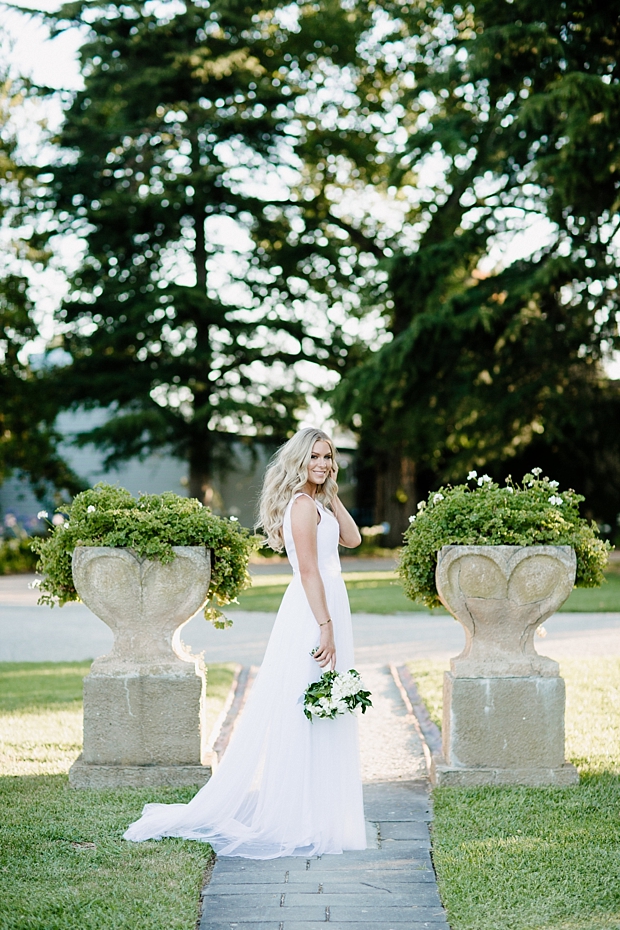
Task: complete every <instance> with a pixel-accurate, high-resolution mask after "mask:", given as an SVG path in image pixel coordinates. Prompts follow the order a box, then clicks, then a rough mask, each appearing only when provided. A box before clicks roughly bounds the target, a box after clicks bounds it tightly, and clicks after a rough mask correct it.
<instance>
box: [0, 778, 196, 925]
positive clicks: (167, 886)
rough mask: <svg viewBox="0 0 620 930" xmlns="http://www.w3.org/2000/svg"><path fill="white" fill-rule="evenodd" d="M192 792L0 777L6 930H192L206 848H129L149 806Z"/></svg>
mask: <svg viewBox="0 0 620 930" xmlns="http://www.w3.org/2000/svg"><path fill="white" fill-rule="evenodd" d="M194 794H195V789H192V788H177V789H175V788H158V789H148V790H146V789H121V790H115V791H76V790H74V789H72V788H70V787H69V784H68V779H67V776H66V775H51V776H19V777H2V778H0V808H1V809H2V811H3V814H2V818H1V822H0V870H1V872H2V895H1V896H0V927H7V928H8V927H10V928H11V930H26V928H28V930H102V928H105V930H120V928H123V930H125V928H127V930H128V928H132V930H135V928H136V927H140V930H177V928H178V930H193V928H194V927H195V923H196V917H197V914H198V898H199V891H200V888H201V885H202V879H203V875H204V871H205V869H206V867H207V865H208V864H209V861H210V859H211V858H212V852H211V848H210V847H209V846H208V845H207V844H202V843H189V842H184V841H183V840H177V839H165V840H162V841H160V842H146V843H140V844H135V843H128V842H126V841H125V840H123V839H122V835H123V832H124V831H125V829H126V828H127V826H128V824H129V823H130V822H131V821H132V820H135V819H136V818H137V817H138V816H139V815H140V812H141V810H142V807H143V805H144V804H145V803H147V802H151V801H162V802H165V803H174V802H187V801H189V800H190V798H191V797H193V795H194Z"/></svg>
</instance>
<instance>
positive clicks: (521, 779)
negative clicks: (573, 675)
mask: <svg viewBox="0 0 620 930" xmlns="http://www.w3.org/2000/svg"><path fill="white" fill-rule="evenodd" d="M564 704H565V690H564V680H563V679H562V678H559V677H558V678H543V677H539V676H532V677H528V678H459V677H456V676H454V675H453V674H452V673H451V672H446V673H445V676H444V693H443V706H444V715H443V722H444V725H443V755H442V757H438V756H435V758H434V760H433V765H432V773H431V779H432V781H433V783H434V784H438V785H439V784H441V785H463V786H464V785H509V784H514V785H560V784H562V785H566V784H575V783H576V782H577V781H578V780H579V776H578V774H577V770H576V769H575V768H574V766H572V765H567V764H566V763H565V761H564Z"/></svg>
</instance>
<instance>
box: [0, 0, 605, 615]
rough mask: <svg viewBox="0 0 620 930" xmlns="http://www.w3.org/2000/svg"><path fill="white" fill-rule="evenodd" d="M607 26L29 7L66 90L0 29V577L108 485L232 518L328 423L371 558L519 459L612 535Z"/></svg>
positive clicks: (587, 9)
mask: <svg viewBox="0 0 620 930" xmlns="http://www.w3.org/2000/svg"><path fill="white" fill-rule="evenodd" d="M612 7H613V9H615V7H616V4H612ZM612 12H613V11H612V8H610V7H609V4H608V3H603V2H602V0H595V2H591V0H588V2H587V3H586V2H585V0H576V2H575V3H573V4H571V5H568V6H567V5H566V4H565V3H563V2H560V0H551V2H549V0H548V2H546V3H544V4H543V3H542V2H525V0H514V2H511V3H496V2H494V3H491V2H490V0H476V2H475V3H473V4H470V5H468V6H467V7H463V6H462V5H461V4H459V3H456V2H447V3H445V2H443V3H440V2H439V0H428V2H422V0H415V2H404V0H383V2H381V3H380V4H376V3H368V2H367V0H363V2H362V0H348V2H346V3H344V2H342V3H340V2H332V0H318V2H316V3H313V4H302V3H291V2H278V0H269V2H267V3H263V4H261V5H260V7H259V8H257V7H256V6H255V5H244V4H243V3H239V2H238V0H221V2H218V3H217V4H208V3H196V2H190V0H184V2H182V3H176V2H174V3H173V2H168V0H162V2H160V3H156V4H150V3H142V2H138V0H135V2H123V3H122V4H121V3H114V2H112V3H108V2H106V3H105V4H103V3H97V2H89V3H85V2H83V0H77V2H75V3H71V4H66V5H65V6H63V7H61V8H60V10H58V11H57V12H53V13H52V12H50V13H41V14H36V16H37V17H38V21H39V22H40V24H41V28H42V29H43V30H44V31H45V30H47V31H48V33H49V34H51V35H55V34H61V33H62V34H66V33H67V32H69V33H71V31H73V34H74V35H75V36H76V37H77V40H76V47H77V48H78V59H77V62H76V80H75V84H74V89H70V88H69V89H63V88H62V87H60V88H59V87H54V86H50V85H49V84H46V83H45V82H44V81H42V80H35V79H33V78H31V77H30V76H29V74H27V73H25V69H24V68H23V67H21V63H20V60H19V56H16V55H14V54H12V52H11V34H10V29H9V26H8V25H5V26H4V27H3V28H4V30H5V33H4V38H3V40H2V49H3V53H4V54H3V57H2V65H1V67H2V73H1V74H0V85H1V87H2V94H1V95H0V155H1V157H0V179H1V181H2V185H1V192H0V250H1V257H2V261H1V262H0V347H1V350H2V351H1V353H0V482H3V485H2V486H1V487H0V509H1V511H2V518H3V520H4V530H5V537H6V540H7V542H5V545H4V548H3V550H2V558H1V561H2V565H3V566H8V568H0V570H2V571H4V570H11V571H12V570H19V569H20V568H23V567H25V568H28V567H30V565H29V564H27V559H28V557H27V555H26V554H25V552H24V545H23V544H22V542H19V539H20V533H21V532H23V533H26V534H31V533H36V532H43V531H44V528H45V525H44V523H43V522H42V521H41V519H39V518H37V516H36V514H37V512H38V511H39V510H40V509H43V508H45V509H49V510H51V509H52V508H53V507H54V506H62V503H63V501H66V500H68V499H69V498H70V496H71V495H72V494H74V493H75V491H76V490H78V489H79V488H81V487H84V486H85V485H88V484H89V483H92V481H93V480H95V479H96V478H97V477H100V476H101V474H102V473H103V472H105V471H106V470H108V471H110V470H111V474H112V479H113V480H114V479H115V478H117V479H118V480H119V482H120V483H121V484H124V485H126V486H127V487H130V489H132V490H144V491H161V490H165V489H170V490H180V489H181V486H184V487H185V489H186V493H188V494H190V495H192V496H195V497H197V498H199V499H200V500H202V501H203V502H204V503H206V504H209V505H210V506H212V507H213V508H214V509H215V510H216V511H218V512H221V513H226V514H234V515H237V516H239V517H240V519H241V520H242V522H244V523H246V524H249V523H250V522H251V521H252V515H253V508H254V502H255V498H256V494H257V491H258V488H259V485H260V478H261V474H262V471H263V469H264V466H265V463H266V461H267V459H268V457H269V455H270V454H271V453H272V451H273V449H274V448H275V447H276V445H277V444H278V443H280V442H281V441H282V440H283V439H285V438H286V437H287V436H288V435H290V433H291V431H292V430H294V429H295V428H296V427H297V426H298V425H299V424H307V423H323V422H325V423H327V425H328V428H330V429H332V430H333V431H335V433H336V436H337V440H338V441H339V443H340V445H341V446H342V448H343V450H344V455H343V462H342V465H343V468H342V471H341V477H342V483H343V490H344V497H345V500H346V502H347V504H348V505H349V506H351V508H352V509H353V511H354V514H355V516H356V517H357V519H358V522H359V523H360V524H361V525H363V526H366V527H375V528H377V527H379V528H380V529H379V530H377V532H376V534H375V535H374V536H373V535H372V534H371V535H368V536H367V537H366V547H368V546H372V545H374V546H379V547H381V548H386V547H388V548H389V547H395V546H398V545H399V544H400V542H401V537H402V532H403V530H404V529H405V528H406V526H407V519H408V516H409V515H410V514H411V513H412V512H414V511H415V507H416V503H417V501H418V499H419V498H420V497H422V496H425V495H426V493H427V492H428V490H429V489H432V488H434V487H437V486H438V485H440V484H441V483H443V482H446V481H451V480H460V479H462V478H463V477H464V475H465V474H466V473H467V471H468V470H469V469H470V468H476V469H478V470H479V471H480V470H485V471H487V472H488V473H489V474H490V475H491V476H492V477H493V478H495V479H497V480H503V478H504V477H505V476H506V475H508V474H509V473H511V474H513V475H514V476H515V477H516V478H520V477H521V475H522V474H523V472H524V471H526V470H529V469H530V468H531V467H532V466H534V465H539V466H541V467H542V468H543V469H544V472H545V473H546V474H549V475H550V476H551V477H553V478H555V479H556V480H558V481H559V482H560V486H561V487H566V486H570V487H573V488H575V489H576V490H577V491H579V492H580V493H583V494H584V495H585V497H586V503H585V505H584V515H586V516H588V517H590V518H592V519H594V520H596V521H597V523H598V524H599V526H600V528H601V531H602V533H603V535H604V536H605V537H606V538H609V539H611V540H612V541H613V540H614V539H616V538H617V537H618V533H619V532H620V530H619V527H618V514H619V513H620V388H619V386H620V381H619V380H618V375H619V374H620V366H619V363H618V356H617V339H618V310H619V307H618V280H617V264H618V247H617V232H618V228H619V225H620V219H619V217H618V183H619V182H618V175H619V173H618V170H617V168H618V158H619V152H620V130H619V127H620V119H619V116H620V91H619V72H618V48H619V42H620V38H619V34H618V18H617V17H616V16H615V15H612ZM616 12H617V11H616ZM30 15H35V14H30ZM12 17H13V18H12V19H11V20H10V23H11V24H12V25H11V27H10V28H12V29H14V30H15V29H17V30H19V28H20V25H19V23H20V21H23V23H26V19H25V14H20V13H17V12H13V14H12ZM19 17H22V20H20V19H19ZM8 22H9V21H8V20H7V23H8ZM50 107H52V108H53V107H55V108H56V109H55V110H54V111H53V112H54V113H56V116H55V117H54V118H53V119H51V118H48V116H49V113H51V112H52V110H50ZM46 120H47V122H46ZM51 272H53V275H54V281H55V282H56V283H55V285H54V287H53V288H51V289H50V285H49V280H50V278H49V274H50V273H51ZM46 274H47V275H48V277H46ZM46 282H48V283H46ZM46 288H47V291H46ZM18 530H19V532H18ZM15 540H18V541H17V542H16V541H15ZM360 584H361V582H360ZM370 592H371V589H368V590H367V594H370ZM353 593H354V592H353ZM247 596H249V595H247ZM256 596H257V597H258V596H259V595H258V593H257V594H256ZM261 596H265V592H263V595H261Z"/></svg>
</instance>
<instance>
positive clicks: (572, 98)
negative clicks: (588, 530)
mask: <svg viewBox="0 0 620 930" xmlns="http://www.w3.org/2000/svg"><path fill="white" fill-rule="evenodd" d="M618 13H620V5H619V4H618V3H617V2H614V3H612V4H611V6H610V5H609V4H608V3H602V2H600V0H599V2H595V3H591V2H589V0H588V2H585V0H584V2H581V0H577V2H576V3H573V4H572V5H568V6H567V5H566V4H565V3H563V2H560V0H551V2H550V3H547V4H545V5H544V8H543V7H541V6H540V4H533V3H531V2H530V0H515V2H512V3H507V2H496V0H492V2H491V0H480V2H477V3H476V4H475V6H467V7H463V6H462V5H459V4H457V3H455V2H449V3H447V4H425V5H416V6H407V8H406V9H405V8H403V9H402V10H401V13H400V20H399V21H400V28H401V32H402V35H403V40H406V39H409V40H412V39H413V37H414V36H415V35H416V34H417V35H418V39H417V40H416V56H415V61H414V64H413V66H412V71H413V73H414V75H415V84H414V86H412V87H411V89H410V90H409V91H408V92H407V93H405V94H403V96H402V97H401V103H402V105H403V109H404V115H403V117H402V120H401V126H402V128H403V129H405V130H406V131H407V133H408V140H407V142H406V144H405V145H404V146H403V147H402V148H401V150H400V152H398V153H397V155H396V156H395V158H394V161H393V177H392V183H393V184H395V185H397V186H398V188H399V190H401V191H402V193H403V196H406V195H407V192H409V193H410V194H411V193H412V192H413V193H417V197H418V206H417V208H416V209H415V210H414V211H413V215H412V217H411V220H412V223H413V224H414V229H415V242H414V243H413V244H412V245H411V246H410V247H409V248H407V249H404V248H401V249H400V251H399V254H398V255H397V256H396V258H395V259H394V260H393V262H392V264H391V274H390V282H389V283H390V289H391V296H392V298H393V308H392V311H391V313H390V315H389V321H388V329H389V333H390V335H391V337H392V338H391V340H390V341H389V342H388V343H386V344H385V345H384V346H383V347H382V348H381V349H380V351H378V352H376V353H374V354H373V355H372V356H371V357H370V358H368V359H367V360H366V361H365V362H364V363H363V364H362V365H360V366H359V367H357V368H356V369H353V370H351V371H350V372H349V373H348V374H346V375H345V378H344V380H343V382H342V384H341V385H340V386H339V388H338V389H337V390H336V393H335V403H336V410H337V413H338V415H339V416H340V418H341V419H342V420H343V421H345V422H348V423H350V424H352V425H356V426H357V428H358V430H359V431H360V434H361V436H362V441H363V442H364V443H365V445H366V446H367V447H368V448H371V449H375V450H376V456H377V459H378V461H385V456H386V455H389V454H392V455H397V456H398V455H407V456H410V457H411V458H412V459H413V460H414V461H415V462H416V463H418V465H421V466H422V467H426V468H427V469H428V470H430V471H431V472H433V473H434V474H436V475H439V476H443V478H444V480H445V479H453V478H456V477H457V476H458V475H459V474H463V472H464V471H466V470H467V469H468V468H471V467H472V466H477V467H480V466H481V465H487V464H488V463H492V462H500V461H505V460H507V459H510V458H511V457H513V456H515V455H519V454H522V453H523V450H526V449H527V448H528V447H529V446H530V445H532V444H533V443H537V448H538V449H540V447H541V444H547V445H548V446H549V447H555V448H564V449H565V450H566V449H568V448H572V446H571V443H572V444H573V445H575V446H579V447H581V448H582V449H584V450H588V451H589V453H590V455H589V458H590V459H594V460H595V461H594V463H593V465H592V468H594V469H599V474H598V479H597V480H598V482H599V484H600V483H601V481H603V482H606V483H607V485H608V487H611V488H613V484H614V481H615V478H616V477H617V475H618V466H617V464H616V465H615V466H613V467H611V463H610V461H609V459H610V456H609V450H610V447H611V446H614V439H613V432H614V431H613V430H608V431H607V435H605V432H604V431H603V436H602V439H601V435H600V434H601V430H600V428H599V427H600V426H602V422H601V424H598V423H596V424H595V423H594V422H593V416H592V415H593V413H594V412H595V411H596V410H597V408H602V409H604V411H605V414H604V417H603V419H604V420H606V422H607V423H614V424H615V430H616V431H617V429H618V425H619V424H620V392H619V390H618V384H617V383H613V382H610V381H609V380H608V379H607V378H606V376H605V375H604V372H603V369H602V362H603V360H604V359H605V358H606V357H608V355H609V353H610V351H611V350H612V349H613V348H614V346H616V345H617V339H618V324H617V318H618V313H619V311H620V304H619V302H618V278H617V257H618V253H617V234H618V231H619V230H620V216H619V214H618V203H619V200H618V197H619V183H620V181H619V178H618V171H617V165H618V155H619V152H620V134H619V130H618V127H619V126H620V73H619V64H618V51H619V48H620V27H619V19H618ZM431 168H434V172H433V173H431ZM433 175H434V179H433ZM429 176H430V177H431V181H430V182H429V181H427V180H426V179H427V178H428V177H429ZM420 178H424V182H423V183H420ZM541 222H544V223H546V226H545V227H544V228H545V229H546V231H547V237H546V241H542V242H541V245H540V247H539V248H538V249H536V250H535V251H533V252H531V253H530V254H528V253H529V252H530V250H528V248H527V243H525V242H524V247H523V254H524V257H521V258H519V257H517V258H516V260H514V261H511V262H507V261H506V260H504V257H503V254H502V253H503V252H504V251H505V248H506V243H507V241H508V240H509V239H510V238H511V237H512V236H513V235H515V234H517V233H520V234H521V236H522V241H524V240H525V238H526V237H527V235H528V230H530V229H533V228H535V224H536V223H539V224H540V223H541ZM539 228H542V227H540V226H539ZM594 419H596V417H595V418H594ZM596 437H598V439H596ZM599 440H600V448H598V447H597V448H596V449H593V448H592V445H593V443H594V441H597V442H598V441H599ZM588 446H590V449H588ZM617 452H618V450H617V448H616V457H617ZM562 457H563V456H562V455H561V454H560V453H558V455H557V458H558V462H557V464H558V466H559V467H561V459H562ZM605 465H609V466H610V467H611V471H609V469H608V471H607V472H605ZM614 468H615V471H614ZM601 469H602V471H600V470H601ZM585 471H587V469H585ZM585 471H584V474H583V475H581V478H582V479H583V480H584V481H585V480H586V478H587V475H586V474H585ZM603 472H605V476H604V477H603ZM616 503H617V501H616Z"/></svg>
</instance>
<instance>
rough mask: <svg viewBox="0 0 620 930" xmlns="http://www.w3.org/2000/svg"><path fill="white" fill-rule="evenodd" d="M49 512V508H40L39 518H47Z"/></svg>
mask: <svg viewBox="0 0 620 930" xmlns="http://www.w3.org/2000/svg"><path fill="white" fill-rule="evenodd" d="M47 517H48V513H47V510H39V512H38V514H37V520H47Z"/></svg>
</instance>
